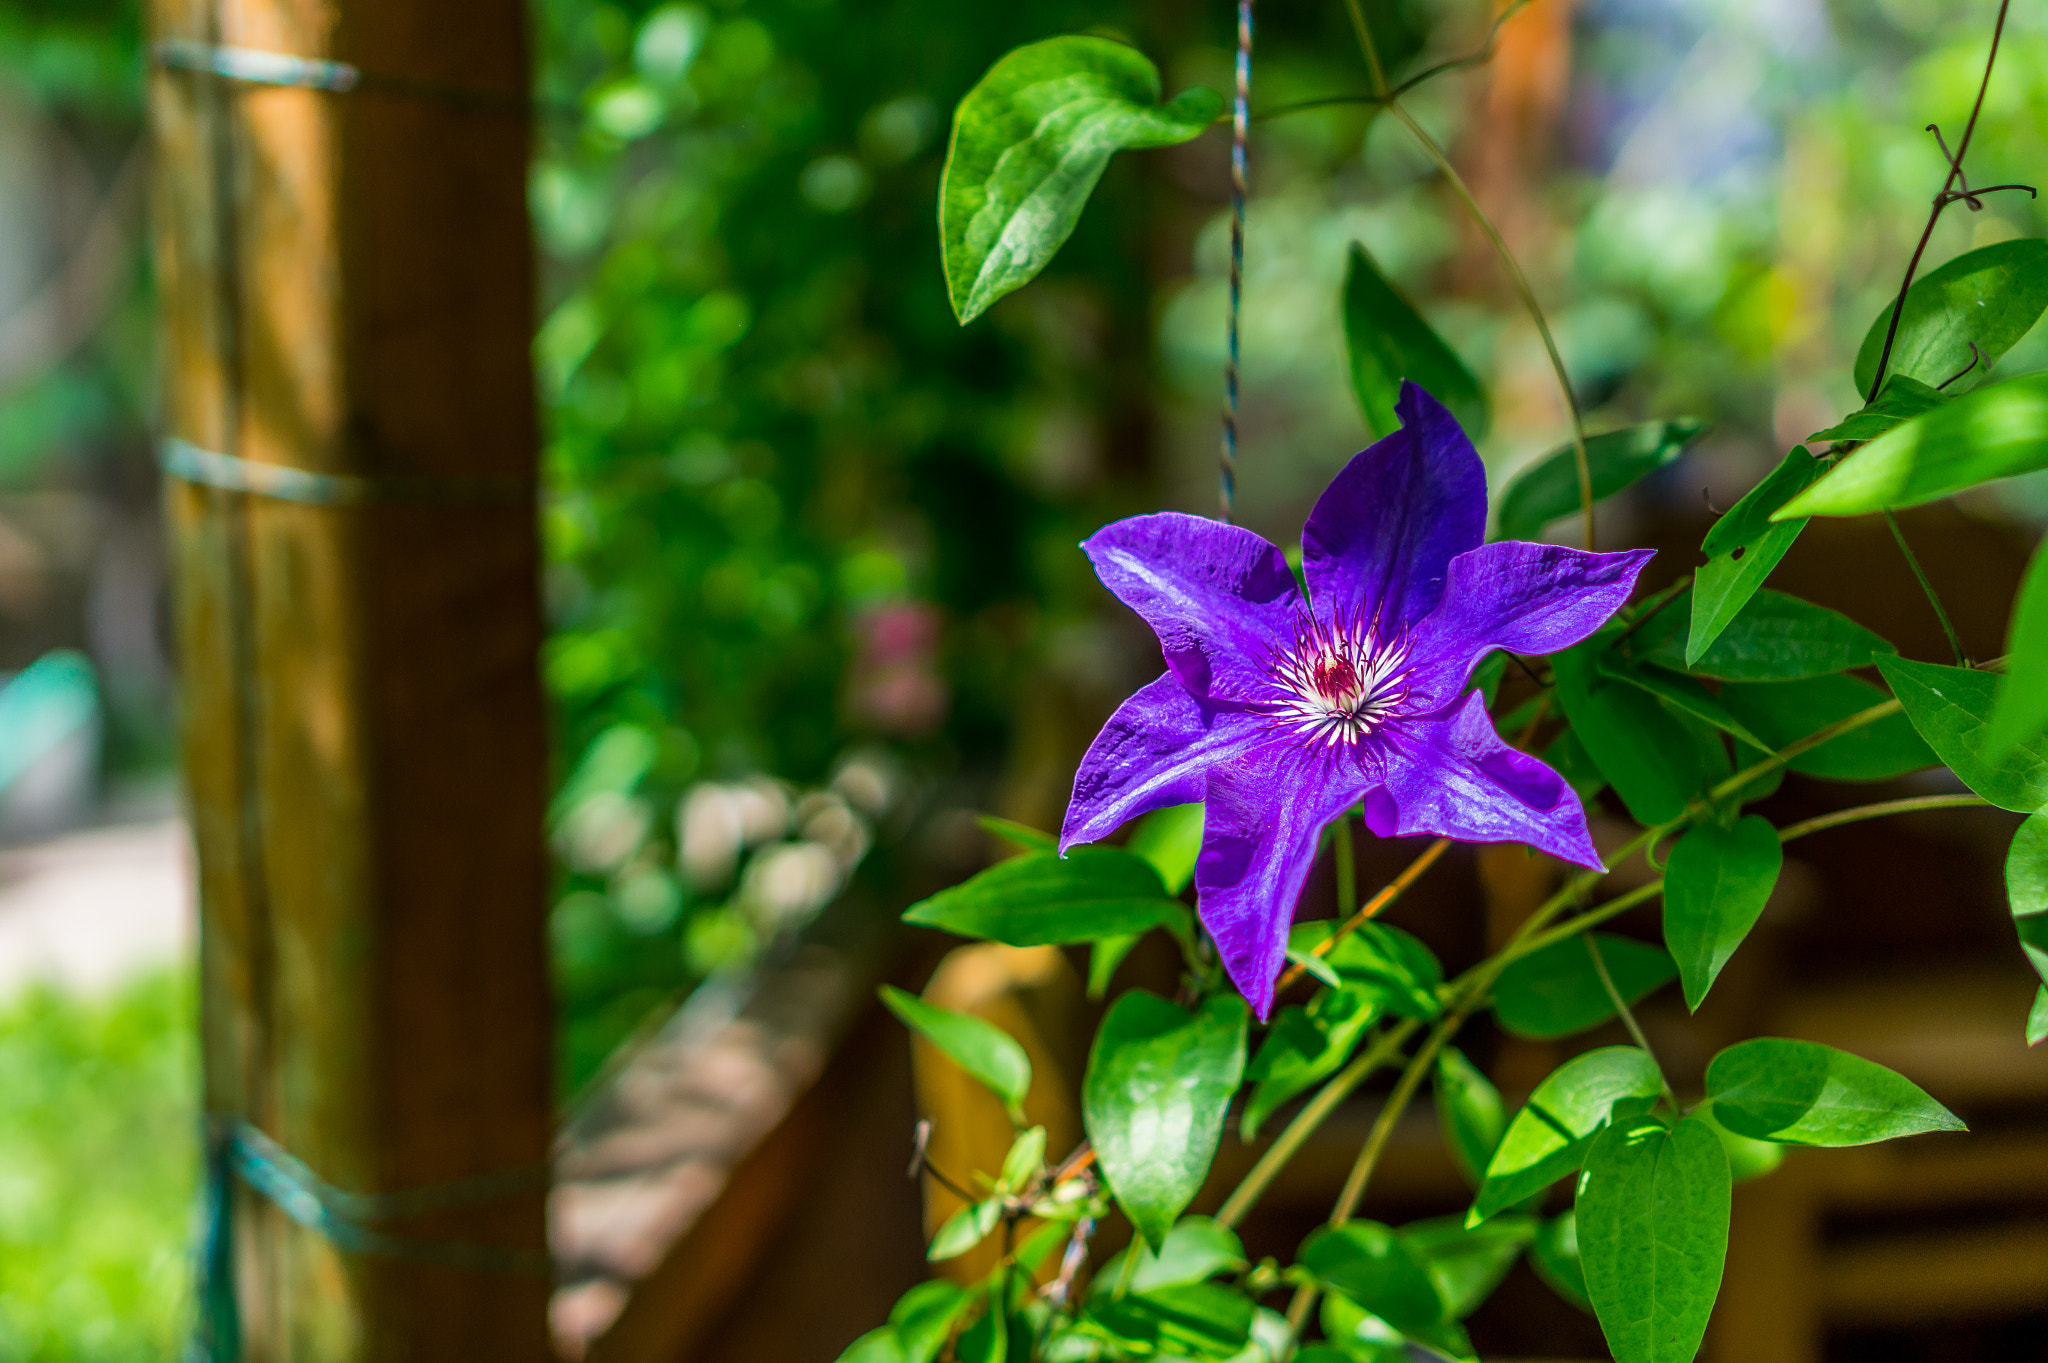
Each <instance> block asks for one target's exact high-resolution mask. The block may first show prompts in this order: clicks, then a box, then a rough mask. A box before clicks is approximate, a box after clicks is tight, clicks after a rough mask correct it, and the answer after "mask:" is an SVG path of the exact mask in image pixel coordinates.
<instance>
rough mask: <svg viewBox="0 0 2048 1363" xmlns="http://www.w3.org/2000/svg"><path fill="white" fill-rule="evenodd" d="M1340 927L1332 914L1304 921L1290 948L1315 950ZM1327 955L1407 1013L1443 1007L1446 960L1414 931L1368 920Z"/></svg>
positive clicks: (1431, 1012) (1429, 1013)
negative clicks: (1331, 918)
mask: <svg viewBox="0 0 2048 1363" xmlns="http://www.w3.org/2000/svg"><path fill="white" fill-rule="evenodd" d="M1335 928H1336V924H1335V923H1332V922H1330V921H1328V920H1324V921H1321V922H1314V923H1298V924H1296V925H1295V927H1294V928H1293V929H1292V930H1291V931H1290V932H1289V933H1288V934H1287V948H1288V950H1289V951H1298V952H1302V953H1309V952H1313V951H1314V949H1315V948H1316V947H1317V946H1319V945H1321V944H1322V942H1323V941H1324V940H1325V939H1326V938H1328V937H1329V936H1330V934H1331V933H1332V932H1333V931H1334V930H1335ZM1323 960H1324V961H1325V962H1326V963H1328V965H1329V966H1330V967H1331V968H1332V969H1333V970H1335V971H1336V972H1337V974H1338V975H1339V977H1341V978H1342V979H1345V980H1349V981H1353V982H1356V983H1359V984H1365V985H1370V986H1374V987H1376V988H1377V989H1378V990H1379V991H1380V992H1381V993H1382V995H1383V996H1384V997H1385V999H1386V1002H1387V1006H1388V1007H1389V1008H1391V1009H1392V1010H1393V1011H1394V1012H1396V1013H1399V1014H1400V1015H1401V1016H1403V1017H1411V1018H1421V1019H1424V1020H1427V1019H1429V1018H1433V1017H1435V1016H1436V1015H1437V1013H1438V1012H1439V1011H1440V1008H1441V1005H1440V1004H1439V1003H1438V1002H1437V996H1436V991H1437V986H1438V985H1440V984H1442V983H1443V981H1444V970H1443V966H1442V965H1441V964H1440V963H1439V962H1438V961H1437V959H1436V953H1435V952H1433V951H1431V950H1430V949H1429V948H1428V947H1426V946H1424V945H1423V944H1422V942H1421V941H1420V940H1419V939H1417V938H1416V936H1415V934H1413V933H1411V932H1404V931H1402V930H1401V929H1400V928H1396V927H1390V926H1388V925H1387V924H1385V923H1367V924H1365V925H1364V926H1362V927H1360V928H1359V929H1357V930H1356V931H1355V932H1351V933H1349V934H1347V935H1346V936H1344V937H1343V938H1342V939H1340V940H1339V941H1338V943H1337V945H1335V946H1334V947H1332V948H1330V950H1329V952H1328V953H1326V954H1325V955H1324V957H1323Z"/></svg>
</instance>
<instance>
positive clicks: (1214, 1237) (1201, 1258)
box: [1095, 1216, 1246, 1292]
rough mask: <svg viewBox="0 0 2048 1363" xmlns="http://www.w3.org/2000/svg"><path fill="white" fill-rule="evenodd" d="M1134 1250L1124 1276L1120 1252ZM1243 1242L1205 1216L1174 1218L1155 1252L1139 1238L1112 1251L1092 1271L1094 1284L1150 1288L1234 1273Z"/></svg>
mask: <svg viewBox="0 0 2048 1363" xmlns="http://www.w3.org/2000/svg"><path fill="white" fill-rule="evenodd" d="M1127 1254H1134V1255H1136V1256H1137V1259H1138V1262H1137V1263H1135V1264H1133V1265H1131V1266H1130V1278H1129V1279H1128V1280H1126V1279H1125V1278H1124V1271H1125V1268H1124V1256H1125V1255H1127ZM1245 1262H1246V1260H1245V1257H1244V1245H1243V1244H1242V1243H1240V1242H1239V1240H1238V1238H1237V1233H1236V1232H1235V1231H1233V1230H1231V1229H1230V1228H1229V1227H1228V1226H1225V1225H1222V1224H1220V1223H1218V1222H1216V1221H1212V1220H1211V1219H1210V1218H1208V1217H1206V1216H1186V1217H1182V1218H1181V1219H1180V1220H1179V1221H1176V1222H1174V1224H1173V1229H1172V1230H1170V1231H1168V1232H1167V1233H1166V1242H1165V1243H1164V1244H1162V1245H1161V1246H1160V1247H1159V1251H1158V1253H1156V1254H1155V1253H1153V1251H1152V1249H1151V1248H1150V1247H1149V1246H1148V1245H1146V1244H1145V1243H1144V1242H1143V1241H1139V1242H1138V1243H1137V1244H1134V1245H1132V1246H1131V1247H1130V1248H1128V1249H1126V1250H1123V1251H1122V1252H1120V1253H1118V1254H1116V1255H1113V1256H1112V1257H1111V1258H1110V1259H1109V1260H1108V1261H1107V1262H1106V1263H1104V1264H1103V1266H1102V1271H1101V1272H1100V1273H1098V1274H1096V1275H1095V1282H1096V1284H1097V1286H1098V1288H1104V1287H1107V1288H1112V1289H1113V1288H1115V1287H1116V1286H1117V1285H1119V1284H1121V1285H1122V1287H1123V1288H1124V1289H1125V1290H1127V1291H1132V1292H1150V1291H1153V1290H1155V1289H1157V1288H1161V1287H1179V1286H1181V1285H1182V1284H1184V1283H1198V1282H1202V1281H1204V1280H1206V1279H1209V1278H1213V1277H1215V1276H1216V1275H1217V1274H1219V1273H1236V1272H1238V1271H1240V1270H1241V1269H1243V1268H1244V1266H1245Z"/></svg>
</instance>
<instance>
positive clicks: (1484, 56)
mask: <svg viewBox="0 0 2048 1363" xmlns="http://www.w3.org/2000/svg"><path fill="white" fill-rule="evenodd" d="M1529 3H1530V0H1514V3H1513V4H1511V5H1509V6H1508V7H1507V8H1506V9H1504V10H1502V11H1501V12H1500V14H1499V15H1498V16H1497V17H1495V19H1494V21H1493V25H1492V27H1490V28H1488V29H1487V30H1486V41H1485V42H1484V43H1482V44H1480V45H1479V47H1478V48H1476V49H1474V50H1473V51H1471V52H1468V53H1466V54H1465V55H1464V56H1462V57H1452V58H1450V59H1449V60H1447V61H1440V62H1438V63H1437V64H1436V65H1435V66H1430V67H1425V68H1423V69H1422V70H1421V71H1418V72H1416V73H1415V74H1414V75H1412V76H1410V77H1409V78H1408V79H1406V80H1404V81H1402V82H1401V83H1400V84H1399V85H1396V86H1395V87H1394V88H1393V89H1391V90H1389V91H1387V92H1386V93H1385V94H1383V95H1378V94H1372V93H1370V92H1368V93H1365V94H1357V95H1323V96H1321V97H1319V98H1317V99H1304V100H1298V101H1296V102H1295V103H1293V104H1282V105H1279V106H1278V107H1277V108H1272V109H1267V110H1264V111H1263V112H1261V113H1258V114H1255V115H1253V118H1254V119H1255V120H1256V121H1261V122H1263V121H1264V120H1266V119H1269V118H1278V117H1280V116H1281V115H1282V114H1295V113H1302V112H1304V111H1306V110H1309V109H1329V108H1335V107H1338V106H1341V105H1346V104H1373V105H1380V106H1384V105H1386V104H1389V103H1391V102H1392V101H1394V100H1397V99H1399V98H1400V97H1401V96H1403V95H1405V94H1407V93H1408V92H1409V91H1410V90H1413V89H1414V88H1415V87H1416V86H1418V85H1422V84H1424V83H1426V82H1428V81H1432V80H1434V79H1436V78H1437V77H1438V76H1441V75H1443V74H1445V73H1446V72H1449V71H1463V70H1465V69H1466V68H1468V67H1473V66H1484V65H1485V64H1486V63H1487V62H1490V61H1492V60H1493V47H1494V44H1495V43H1496V42H1497V41H1498V40H1499V38H1500V29H1501V25H1502V24H1505V23H1506V22H1507V21H1508V20H1510V19H1512V18H1514V17H1515V15H1516V14H1518V13H1519V12H1520V11H1521V10H1522V9H1524V8H1525V7H1527V6H1528V4H1529Z"/></svg>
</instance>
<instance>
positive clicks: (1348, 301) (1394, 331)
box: [1344, 242, 1486, 440]
mask: <svg viewBox="0 0 2048 1363" xmlns="http://www.w3.org/2000/svg"><path fill="white" fill-rule="evenodd" d="M1344 344H1345V349H1346V351H1347V353H1348V354H1349V356H1350V365H1351V387H1352V391H1353V392H1355V393H1357V395H1358V405H1359V407H1360V408H1361V409H1363V411H1364V412H1365V424H1366V425H1367V426H1368V427H1369V428H1370V429H1371V430H1372V432H1373V434H1375V435H1391V434H1392V433H1393V432H1394V431H1396V430H1398V429H1399V428H1400V425H1401V422H1400V419H1399V418H1398V417H1396V416H1395V415H1394V402H1395V400H1396V399H1398V398H1399V397H1400V396H1401V381H1402V380H1403V379H1407V380H1408V381H1410V382H1411V383H1414V384H1415V385H1416V386H1417V387H1419V388H1421V389H1423V390H1424V391H1425V392H1427V393H1428V394H1429V395H1430V396H1431V397H1433V398H1435V399H1436V400H1437V401H1438V402H1441V403H1442V404H1443V405H1444V406H1446V407H1448V408H1450V409H1451V415H1452V416H1454V417H1456V418H1457V419H1458V424H1459V425H1461V426H1463V427H1464V428H1465V431H1466V433H1467V434H1468V435H1470V436H1471V437H1472V438H1473V439H1475V440H1476V439H1478V438H1479V437H1480V436H1481V435H1483V434H1484V433H1485V431H1486V394H1485V392H1484V390H1482V389H1481V388H1480V386H1479V381H1478V380H1477V379H1475V378H1473V377H1472V371H1471V370H1469V369H1467V368H1466V367H1465V362H1464V361H1463V360H1461V359H1459V358H1458V356H1457V352H1455V351H1453V350H1452V349H1451V348H1450V347H1449V346H1448V345H1446V344H1444V341H1443V338H1442V337H1440V336H1438V335H1437V334H1436V331H1435V330H1434V329H1433V328H1432V327H1431V326H1430V325H1429V323H1428V322H1426V321H1424V320H1423V317H1422V314H1421V313H1419V312H1417V311H1416V310H1415V305H1414V304H1412V303H1410V302H1409V301H1408V300H1407V299H1406V298H1403V297H1402V296H1401V294H1400V292H1399V291H1398V290H1396V289H1395V288H1394V286H1393V285H1392V284H1390V283H1388V282H1387V279H1386V276H1384V275H1382V274H1381V273H1380V271H1379V267H1378V266H1377V265H1375V264H1374V263H1373V259H1372V255H1371V253H1370V252H1368V251H1367V250H1366V249H1365V247H1364V246H1362V245H1360V244H1359V243H1357V242H1353V243H1351V262H1350V264H1349V266H1348V267H1346V270H1345V274H1344Z"/></svg>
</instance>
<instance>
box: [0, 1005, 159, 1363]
mask: <svg viewBox="0 0 2048 1363" xmlns="http://www.w3.org/2000/svg"><path fill="white" fill-rule="evenodd" d="M191 995H192V991H191V981H190V979H189V978H188V977H187V976H186V975H185V974H184V973H183V972H178V973H171V972H165V973H163V974H159V975H153V976H151V977H149V978H147V979H143V980H140V981H138V982H136V983H134V984H131V985H128V986H126V987H125V988H123V989H122V990H121V992H119V993H118V994H115V995H113V996H111V997H109V998H106V999H103V1000H97V999H96V1000H85V999H74V998H68V997H65V996H64V995H62V994H59V993H57V992H55V991H53V990H51V989H48V988H44V987H37V988H33V989H31V990H29V991H28V992H27V993H24V994H20V995H17V996H15V997H13V998H11V999H9V1000H7V1001H6V1002H4V1003H0V1358H6V1359H18V1360H24V1363H26V1361H27V1360H37V1361H38V1363H42V1361H44V1360H47V1361H48V1363H60V1361H61V1363H72V1360H76V1361H77V1363H127V1360H134V1361H135V1363H143V1360H159V1359H165V1358H169V1357H171V1356H172V1355H173V1353H174V1351H175V1350H176V1348H177V1342H178V1339H179V1337H180V1334H181V1331H182V1329H183V1327H184V1325H185V1324H186V1311H187V1307H188V1305H189V1302H188V1292H187V1287H186V1283H187V1277H188V1273H187V1270H188V1268H189V1265H188V1263H187V1260H186V1255H187V1252H188V1250H187V1241H188V1234H189V1232H190V1230H191V1227H192V1224H193V1220H192V1207H193V1193H194V1190H195V1184H196V1180H197V1175H198V1169H199V1126H198V1117H197V1112H196V1107H197V1103H196V1097H197V1093H198V1065H197V1055H196V1051H197V1047H198V1043H197V1036H196V1029H195V1022H194V1018H193V1008H192V996H191Z"/></svg>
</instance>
